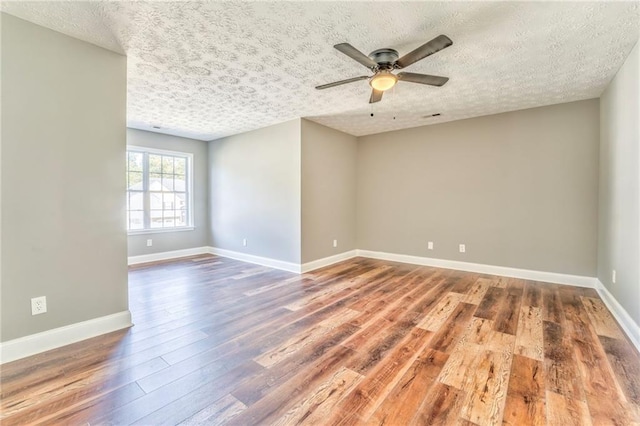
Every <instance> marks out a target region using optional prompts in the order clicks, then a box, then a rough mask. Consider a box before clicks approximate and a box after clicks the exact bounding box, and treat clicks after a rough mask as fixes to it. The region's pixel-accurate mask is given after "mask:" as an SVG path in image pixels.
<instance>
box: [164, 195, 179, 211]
mask: <svg viewBox="0 0 640 426" xmlns="http://www.w3.org/2000/svg"><path fill="white" fill-rule="evenodd" d="M175 199H176V196H175V194H174V193H173V192H165V193H164V194H162V208H163V210H173V209H175V208H176V207H175Z"/></svg>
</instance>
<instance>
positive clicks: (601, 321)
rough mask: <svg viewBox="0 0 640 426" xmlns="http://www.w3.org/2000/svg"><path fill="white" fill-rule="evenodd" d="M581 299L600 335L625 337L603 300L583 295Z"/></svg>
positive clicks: (617, 337) (615, 337)
mask: <svg viewBox="0 0 640 426" xmlns="http://www.w3.org/2000/svg"><path fill="white" fill-rule="evenodd" d="M581 299H582V303H583V304H584V307H585V309H586V310H587V315H589V319H590V320H591V324H592V325H593V328H594V329H595V331H596V334H597V335H598V336H607V337H612V338H614V339H624V338H625V337H624V333H623V332H622V330H620V327H619V326H618V324H617V323H616V321H615V320H614V319H613V316H612V315H611V313H610V312H609V310H608V309H607V307H606V306H605V304H604V303H603V302H602V300H600V299H595V298H593V297H582V298H581Z"/></svg>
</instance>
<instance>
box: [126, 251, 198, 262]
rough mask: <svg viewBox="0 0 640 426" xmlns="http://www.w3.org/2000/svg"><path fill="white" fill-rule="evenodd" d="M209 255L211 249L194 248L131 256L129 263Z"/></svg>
mask: <svg viewBox="0 0 640 426" xmlns="http://www.w3.org/2000/svg"><path fill="white" fill-rule="evenodd" d="M207 253H210V247H194V248H188V249H183V250H173V251H163V252H160V253H151V254H142V255H139V256H129V259H128V261H129V262H128V263H129V265H137V264H139V263H147V262H157V261H159V260H168V259H177V258H179V257H187V256H196V255H198V254H207Z"/></svg>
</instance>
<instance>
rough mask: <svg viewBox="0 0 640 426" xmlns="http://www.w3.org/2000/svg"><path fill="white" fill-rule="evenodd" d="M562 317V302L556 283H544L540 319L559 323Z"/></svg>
mask: <svg viewBox="0 0 640 426" xmlns="http://www.w3.org/2000/svg"><path fill="white" fill-rule="evenodd" d="M563 319H564V315H563V314H562V304H561V303H560V295H559V294H558V286H557V285H556V284H546V285H544V286H543V287H542V320H543V321H551V322H555V323H558V324H561V323H562V321H563Z"/></svg>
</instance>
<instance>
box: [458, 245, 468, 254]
mask: <svg viewBox="0 0 640 426" xmlns="http://www.w3.org/2000/svg"><path fill="white" fill-rule="evenodd" d="M459 249H460V253H465V252H466V251H467V247H466V246H465V245H464V244H460V246H459Z"/></svg>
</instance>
